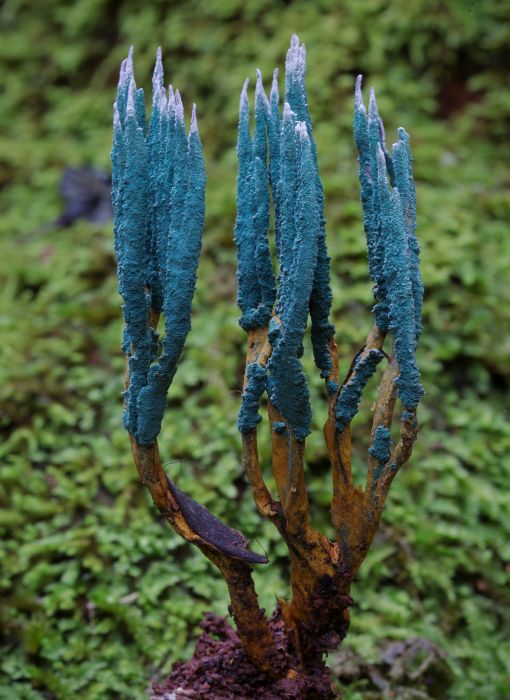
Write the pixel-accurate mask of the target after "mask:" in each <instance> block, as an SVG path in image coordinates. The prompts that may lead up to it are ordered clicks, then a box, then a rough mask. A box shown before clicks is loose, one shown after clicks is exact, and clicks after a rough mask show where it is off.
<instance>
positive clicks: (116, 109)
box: [113, 100, 120, 129]
mask: <svg viewBox="0 0 510 700" xmlns="http://www.w3.org/2000/svg"><path fill="white" fill-rule="evenodd" d="M113 126H114V127H115V128H119V129H120V114H119V106H118V104H117V100H115V102H114V103H113Z"/></svg>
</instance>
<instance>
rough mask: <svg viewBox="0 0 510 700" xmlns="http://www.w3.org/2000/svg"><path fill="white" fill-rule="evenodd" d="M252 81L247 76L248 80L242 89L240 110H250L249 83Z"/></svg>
mask: <svg viewBox="0 0 510 700" xmlns="http://www.w3.org/2000/svg"><path fill="white" fill-rule="evenodd" d="M249 82H250V79H249V78H246V80H245V81H244V83H243V88H242V90H241V96H240V98H239V110H244V111H247V110H248V84H249Z"/></svg>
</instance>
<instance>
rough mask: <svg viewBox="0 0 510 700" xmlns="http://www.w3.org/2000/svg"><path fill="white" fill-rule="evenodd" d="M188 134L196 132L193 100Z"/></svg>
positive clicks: (195, 109)
mask: <svg viewBox="0 0 510 700" xmlns="http://www.w3.org/2000/svg"><path fill="white" fill-rule="evenodd" d="M189 132H190V134H191V133H192V132H198V124H197V106H196V104H195V103H194V102H193V106H192V108H191V125H190V128H189Z"/></svg>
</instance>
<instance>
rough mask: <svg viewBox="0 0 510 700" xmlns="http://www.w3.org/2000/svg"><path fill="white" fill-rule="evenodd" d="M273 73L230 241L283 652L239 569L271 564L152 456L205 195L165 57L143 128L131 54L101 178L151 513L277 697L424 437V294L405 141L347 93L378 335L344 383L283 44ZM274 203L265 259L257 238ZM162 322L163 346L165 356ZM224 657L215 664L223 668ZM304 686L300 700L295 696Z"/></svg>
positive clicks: (250, 431) (138, 458)
mask: <svg viewBox="0 0 510 700" xmlns="http://www.w3.org/2000/svg"><path fill="white" fill-rule="evenodd" d="M285 69H286V70H285V97H284V100H283V106H282V107H281V106H280V97H279V89H278V71H277V70H275V72H274V74H273V83H272V88H271V93H270V96H269V99H268V97H267V96H266V94H265V92H264V88H263V85H262V76H261V74H260V71H257V81H256V88H255V120H254V121H255V124H254V129H253V136H252V133H251V129H250V112H249V103H248V91H247V81H246V83H245V84H244V86H243V89H242V92H241V99H240V113H239V135H238V145H237V151H238V157H239V176H238V179H237V194H238V201H237V217H236V223H235V241H236V245H237V263H238V304H239V306H240V308H241V312H242V316H241V319H240V325H241V326H242V328H243V329H244V330H245V331H246V332H247V336H248V343H247V345H248V351H247V358H246V371H245V378H244V391H243V395H242V401H241V408H240V412H239V417H238V426H239V429H240V431H241V433H242V443H243V466H244V468H245V472H246V477H247V481H248V483H249V485H250V488H251V491H252V495H253V498H254V501H255V504H256V507H257V509H258V511H259V513H260V514H261V515H263V516H264V517H267V518H269V519H270V520H271V521H272V522H273V523H274V525H275V527H276V528H277V529H278V531H279V532H280V534H281V536H282V538H283V539H284V541H285V542H286V544H287V546H288V549H289V558H290V569H291V576H290V578H291V587H292V599H291V600H290V601H289V602H286V601H285V600H283V599H278V610H277V616H276V618H275V619H276V620H277V621H278V622H277V624H278V625H279V621H280V620H282V621H283V623H284V628H285V635H286V637H287V651H283V647H282V646H281V642H280V641H278V644H277V642H276V641H275V637H274V635H273V628H272V627H271V624H270V623H269V621H268V620H267V618H266V617H265V616H264V611H263V610H261V609H260V607H259V604H258V602H257V595H256V592H255V587H254V584H253V580H252V578H251V565H252V564H255V563H265V562H266V561H267V558H266V557H265V556H262V555H260V554H256V553H254V552H251V551H250V550H249V549H248V544H249V543H248V540H247V539H246V538H245V537H244V536H243V535H242V534H241V533H240V532H238V531H237V530H234V529H232V528H230V527H229V526H228V525H226V524H225V523H222V522H221V521H219V520H218V518H216V517H215V516H214V515H212V514H211V513H210V512H209V511H208V510H207V509H206V508H205V507H203V506H201V505H199V504H198V503H196V502H195V501H193V499H191V498H190V497H189V496H187V495H186V494H184V493H183V492H182V491H180V490H179V489H178V488H177V487H176V486H175V484H173V482H172V481H171V479H170V478H169V476H168V475H167V474H166V472H165V471H164V469H163V465H162V462H161V458H160V456H159V449H158V445H157V441H156V438H157V435H158V433H159V431H160V427H161V421H162V418H163V414H164V409H165V404H166V396H167V391H168V388H169V386H170V384H171V382H172V379H173V377H174V374H175V371H176V366H177V361H178V359H179V356H180V354H181V352H182V349H183V346H184V342H185V340H186V337H187V334H188V332H189V330H190V326H191V323H190V315H191V302H192V298H193V294H194V288H195V277H196V270H197V265H198V258H199V254H200V246H201V238H202V231H203V225H204V190H205V172H204V164H203V158H202V148H201V144H200V138H199V135H198V129H197V123H196V117H195V107H194V106H193V112H192V117H191V126H190V129H189V132H188V134H186V129H185V125H184V110H183V106H182V102H181V98H180V95H179V92H178V91H175V93H174V91H173V89H172V87H171V86H170V87H169V88H168V91H166V90H165V88H164V85H163V67H162V63H161V52H160V51H158V55H157V60H156V67H155V70H154V76H153V99H152V114H151V118H150V123H149V125H148V128H147V126H146V118H145V105H144V96H143V91H142V90H137V89H136V85H135V80H134V75H133V61H132V52H131V51H130V53H129V56H128V58H127V59H126V60H125V61H124V62H123V64H122V67H121V72H120V80H119V86H118V92H117V100H116V103H115V106H114V141H113V150H112V164H113V177H112V180H113V203H114V213H115V226H114V228H115V250H116V255H117V262H118V277H119V291H120V293H121V295H122V297H123V300H124V305H123V312H124V318H125V332H124V341H123V348H124V351H125V353H126V356H127V365H128V374H127V377H126V392H125V425H126V428H127V430H128V431H129V433H130V436H131V446H132V451H133V457H134V460H135V464H136V466H137V469H138V472H139V474H140V477H141V479H142V481H143V482H144V483H145V485H146V486H147V487H148V489H149V490H150V493H151V496H152V499H153V501H154V503H155V504H156V506H157V507H158V508H159V510H160V512H161V513H162V514H163V515H164V516H165V517H166V518H167V520H168V521H169V522H170V524H171V525H172V527H173V528H174V529H175V530H176V532H177V533H178V534H179V535H180V536H181V537H183V538H184V539H186V540H188V541H189V542H192V543H193V544H195V545H196V546H197V547H199V548H200V550H201V551H202V552H203V553H204V554H205V556H207V557H208V558H209V559H210V561H212V562H213V563H214V564H215V565H216V566H217V567H218V568H219V570H220V571H221V573H222V575H223V576H224V577H225V579H226V581H227V584H228V588H229V594H230V600H231V606H232V612H233V615H234V618H235V620H236V624H237V630H238V636H239V639H240V640H241V643H242V645H243V648H244V650H245V652H246V654H247V655H248V658H249V659H250V660H251V661H252V662H253V664H254V665H255V666H256V667H257V669H259V670H261V671H262V672H263V673H264V674H266V675H267V676H268V677H269V678H273V677H274V678H281V679H285V683H287V682H290V679H291V678H294V679H296V678H297V675H296V673H297V672H296V669H295V668H294V665H293V664H294V663H295V662H294V661H292V659H295V660H296V659H298V658H299V659H301V661H303V660H307V664H308V662H310V660H314V659H315V661H314V663H315V664H316V665H314V663H311V664H309V668H310V669H312V676H313V674H314V673H315V669H316V668H318V666H317V664H319V665H320V664H321V663H322V656H323V654H324V652H325V651H327V650H328V649H331V648H333V647H334V646H335V645H336V644H337V643H338V642H339V641H341V639H342V638H343V636H345V634H346V632H347V627H348V624H349V606H350V605H351V604H352V599H351V598H350V587H351V584H352V581H353V580H354V579H355V577H356V574H357V571H358V569H359V567H360V565H361V563H362V562H363V560H364V558H365V556H366V553H367V551H368V548H369V547H370V544H371V542H372V540H373V537H374V535H375V532H376V530H377V527H378V524H379V521H380V518H381V513H382V509H383V506H384V502H385V499H386V496H387V493H388V490H389V487H390V485H391V483H392V480H393V478H394V477H395V475H396V473H397V472H398V470H399V468H400V467H401V466H402V465H403V464H404V463H405V462H406V461H407V460H408V459H409V456H410V455H411V451H412V448H413V444H414V441H415V439H416V436H417V432H418V423H417V420H416V406H417V404H418V402H419V400H420V397H421V395H422V393H423V389H422V387H421V385H420V382H419V379H420V377H419V372H418V368H417V365H416V345H417V342H418V338H419V336H420V333H421V307H422V299H423V286H422V283H421V280H420V272H419V246H418V242H417V239H416V233H415V229H416V223H415V215H416V211H415V210H416V201H415V189H414V183H413V177H412V157H411V151H410V146H409V138H408V136H407V134H406V132H405V131H404V130H403V129H399V140H398V143H396V144H395V145H394V146H393V148H392V152H391V154H390V153H389V152H388V150H387V148H386V145H385V136H384V128H383V124H382V120H381V118H380V117H379V114H378V110H377V105H376V101H375V96H374V95H373V92H372V93H371V96H370V102H369V109H368V114H367V111H366V109H365V107H364V105H363V101H362V96H361V78H358V80H357V81H356V92H355V115H354V136H355V142H356V146H357V149H358V153H359V178H360V183H361V200H362V205H363V211H364V227H365V233H366V239H367V247H368V262H369V271H370V277H371V279H372V282H373V285H374V296H375V301H376V304H375V307H374V310H373V311H374V316H375V324H374V326H373V328H372V330H371V331H370V332H369V334H368V336H367V339H366V341H365V344H364V345H363V347H362V348H361V350H360V351H359V352H358V354H357V355H356V357H355V358H354V360H353V362H352V364H351V367H350V369H349V370H348V371H347V373H346V375H345V378H344V379H343V381H341V380H340V374H339V362H338V349H337V346H336V343H335V339H334V327H333V325H332V324H331V323H330V320H329V316H330V308H331V289H330V284H329V272H330V260H329V257H328V253H327V249H326V233H325V220H324V193H323V186H322V182H321V179H320V176H319V170H318V165H317V153H316V147H315V142H314V137H313V130H312V124H311V120H310V114H309V111H308V103H307V95H306V84H305V74H306V54H305V48H304V46H303V45H300V43H299V39H298V37H297V36H295V35H294V36H293V37H292V40H291V45H290V48H289V50H288V52H287V58H286V65H285ZM271 201H272V206H273V208H274V224H275V235H274V239H275V249H276V258H277V260H276V261H274V260H273V257H272V253H271V249H272V246H271V245H270V238H269V226H270V219H271V217H270V207H271ZM275 262H277V265H276V264H275ZM275 268H277V274H275V272H274V270H275ZM161 314H163V315H164V319H165V334H164V336H163V338H162V339H161V340H160V339H159V336H158V334H157V326H158V321H159V317H160V315H161ZM309 318H310V321H311V340H312V347H313V354H314V360H315V364H316V365H317V367H318V369H319V370H320V374H321V377H322V378H323V379H324V380H325V384H326V391H327V396H328V415H327V419H326V423H325V425H324V431H323V432H324V439H325V443H326V448H327V452H328V457H329V460H330V463H331V471H332V483H333V489H332V499H331V516H332V522H333V526H334V529H335V533H336V537H335V541H334V542H333V541H331V540H330V539H329V538H328V537H326V536H325V535H323V534H322V533H320V532H318V531H316V530H314V529H313V528H312V527H311V524H310V518H309V503H308V494H307V490H306V479H305V469H304V440H305V438H306V436H307V435H308V433H309V432H310V426H311V419H312V415H311V407H310V399H309V391H308V385H307V380H306V377H305V374H304V372H303V368H302V365H301V357H302V354H303V337H304V333H305V330H306V327H307V323H308V319H309ZM389 332H391V334H392V336H393V352H392V353H391V355H387V354H386V353H385V352H383V345H384V342H385V339H386V337H387V335H388V333H389ZM383 359H387V363H386V367H385V370H384V372H383V374H382V378H381V381H380V385H379V390H378V395H377V399H376V401H375V402H374V408H373V420H372V429H371V435H370V447H369V449H368V455H367V463H368V464H367V478H366V486H365V489H363V488H362V487H360V486H357V485H356V484H355V483H354V480H353V475H352V454H353V451H352V439H351V438H352V436H351V431H350V424H351V421H352V419H353V418H354V416H355V415H356V413H357V411H358V405H359V402H360V398H361V395H362V392H363V390H364V388H365V386H366V384H367V382H368V381H369V379H370V377H371V376H372V375H373V374H374V372H375V370H376V368H377V366H378V364H379V363H380V362H381V361H382V360H383ZM264 392H267V395H268V399H269V400H268V413H269V418H270V420H271V423H272V435H271V442H272V460H271V462H272V471H273V476H274V483H275V488H276V491H277V496H276V494H275V495H273V494H272V493H271V491H270V490H269V488H268V487H267V485H266V483H265V480H264V471H263V469H262V467H261V464H260V461H259V456H258V446H257V423H258V422H259V421H260V420H261V418H260V416H259V413H258V412H259V407H260V400H261V397H262V395H263V393H264ZM397 396H398V398H400V401H401V403H402V405H403V411H402V415H401V420H400V434H399V440H398V442H397V444H396V445H393V444H392V437H391V427H392V421H393V414H394V409H395V405H396V400H397ZM278 634H280V633H278ZM284 646H285V645H284ZM288 652H289V653H288ZM218 659H220V661H221V654H220V655H219V656H218ZM207 663H209V660H208V662H207ZM222 663H223V662H222ZM298 665H299V664H298ZM305 666H306V668H308V666H307V665H306V664H305V665H304V666H303V668H301V673H302V675H303V677H304V676H306V674H307V670H306V668H305ZM222 667H223V666H222ZM314 677H315V676H314ZM298 680H299V679H298ZM308 680H310V679H308ZM300 682H301V681H300ZM298 687H299V688H300V690H296V693H295V695H296V696H297V694H299V693H300V692H301V690H302V689H303V688H304V687H305V686H304V685H299V684H298V685H296V688H298ZM314 692H315V691H314ZM321 693H322V691H321ZM321 693H319V694H320V697H323V694H321ZM316 695H317V697H318V696H319V695H318V694H317V693H315V694H314V697H315V696H316ZM324 697H326V696H324ZM327 697H330V695H327ZM331 697H332V695H331Z"/></svg>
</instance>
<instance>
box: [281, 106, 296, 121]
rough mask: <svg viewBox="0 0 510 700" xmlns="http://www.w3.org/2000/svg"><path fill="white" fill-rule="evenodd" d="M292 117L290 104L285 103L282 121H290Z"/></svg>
mask: <svg viewBox="0 0 510 700" xmlns="http://www.w3.org/2000/svg"><path fill="white" fill-rule="evenodd" d="M293 116H294V112H293V111H292V110H291V108H290V104H289V103H288V102H285V103H284V105H283V114H282V117H283V118H284V119H292V117H293Z"/></svg>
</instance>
